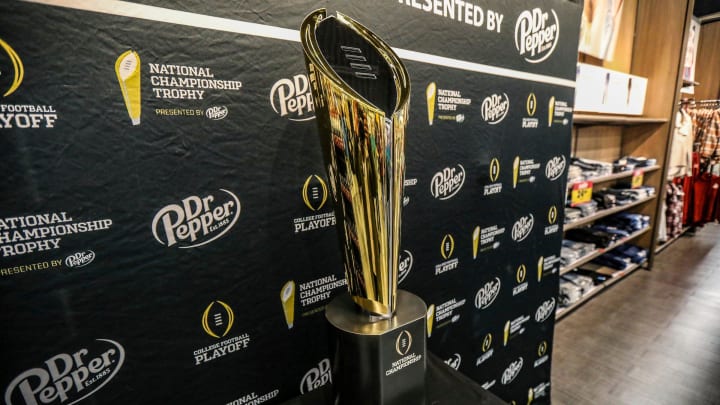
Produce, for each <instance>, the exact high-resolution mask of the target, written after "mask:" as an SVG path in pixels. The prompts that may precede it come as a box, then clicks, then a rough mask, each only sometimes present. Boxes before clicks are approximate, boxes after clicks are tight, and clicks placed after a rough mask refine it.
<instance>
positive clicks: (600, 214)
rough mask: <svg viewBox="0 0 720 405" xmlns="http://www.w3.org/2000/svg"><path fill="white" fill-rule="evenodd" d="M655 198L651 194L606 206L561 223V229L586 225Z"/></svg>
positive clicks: (565, 229)
mask: <svg viewBox="0 0 720 405" xmlns="http://www.w3.org/2000/svg"><path fill="white" fill-rule="evenodd" d="M655 198H657V196H654V195H651V196H650V197H645V198H641V199H639V200H637V201H633V202H631V203H629V204H625V205H618V206H617V207H612V208H608V209H604V210H599V211H598V212H596V213H594V214H592V215H588V216H586V217H581V218H580V219H578V220H577V221H572V222H569V223H566V224H564V225H563V231H567V230H570V229H573V228H579V227H581V226H583V225H587V224H589V223H591V222H595V221H597V220H598V219H600V218H604V217H607V216H609V215H612V214H615V213H618V212H622V211H625V210H627V209H628V208H632V207H635V206H638V205H640V204H643V203H646V202H648V201H652V200H654V199H655Z"/></svg>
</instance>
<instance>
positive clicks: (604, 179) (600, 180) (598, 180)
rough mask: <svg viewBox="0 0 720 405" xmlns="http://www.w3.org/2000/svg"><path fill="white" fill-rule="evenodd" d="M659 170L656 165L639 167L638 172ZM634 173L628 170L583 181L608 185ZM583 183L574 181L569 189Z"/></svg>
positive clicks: (569, 184) (568, 186)
mask: <svg viewBox="0 0 720 405" xmlns="http://www.w3.org/2000/svg"><path fill="white" fill-rule="evenodd" d="M659 169H660V166H658V165H654V166H648V167H639V168H638V169H637V170H642V171H643V173H650V172H654V171H655V170H659ZM633 172H634V170H627V171H624V172H620V173H613V174H606V175H604V176H595V177H590V178H588V179H586V180H583V181H592V182H593V183H607V182H610V181H613V180H620V179H625V178H628V177H632V176H633ZM583 181H573V182H571V183H568V185H567V188H568V189H570V188H572V186H573V185H575V184H578V183H582V182H583Z"/></svg>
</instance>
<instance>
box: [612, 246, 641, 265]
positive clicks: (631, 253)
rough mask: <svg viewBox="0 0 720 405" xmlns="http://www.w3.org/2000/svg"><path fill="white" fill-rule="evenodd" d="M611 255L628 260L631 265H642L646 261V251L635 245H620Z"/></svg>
mask: <svg viewBox="0 0 720 405" xmlns="http://www.w3.org/2000/svg"><path fill="white" fill-rule="evenodd" d="M613 253H617V254H618V255H622V256H625V257H627V258H629V259H630V260H631V261H632V262H633V263H642V262H644V261H645V260H646V259H647V250H645V249H643V248H641V247H639V246H635V245H620V246H618V247H616V248H615V249H613Z"/></svg>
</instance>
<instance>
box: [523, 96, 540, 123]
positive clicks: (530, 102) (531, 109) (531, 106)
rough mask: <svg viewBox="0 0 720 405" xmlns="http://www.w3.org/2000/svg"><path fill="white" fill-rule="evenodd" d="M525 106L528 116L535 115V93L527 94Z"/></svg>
mask: <svg viewBox="0 0 720 405" xmlns="http://www.w3.org/2000/svg"><path fill="white" fill-rule="evenodd" d="M525 108H526V109H527V113H528V115H529V116H531V117H532V116H533V115H535V110H536V109H537V98H535V93H530V94H528V98H527V102H526V103H525Z"/></svg>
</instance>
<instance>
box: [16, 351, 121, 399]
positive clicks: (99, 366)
mask: <svg viewBox="0 0 720 405" xmlns="http://www.w3.org/2000/svg"><path fill="white" fill-rule="evenodd" d="M124 361H125V349H123V347H122V346H121V345H120V343H118V342H115V341H113V340H109V339H97V340H95V341H94V342H91V343H90V344H89V345H86V346H85V347H83V348H80V349H78V350H76V351H75V352H72V353H60V354H56V355H54V356H52V357H50V358H48V359H47V360H45V361H44V362H43V363H42V364H37V365H36V367H34V368H31V369H28V370H26V371H23V372H22V373H20V374H19V375H18V376H17V377H15V378H14V379H13V380H12V381H11V382H10V384H9V385H8V386H7V388H6V389H5V403H6V404H7V405H23V404H24V405H37V404H68V405H69V404H74V403H76V402H80V401H82V400H83V399H85V398H87V397H89V396H90V395H92V394H94V393H95V392H96V391H97V390H99V389H100V388H102V387H103V386H105V384H107V383H109V382H110V380H112V379H113V377H115V375H116V374H117V372H118V371H120V368H121V367H122V365H123V362H124ZM101 402H102V401H101Z"/></svg>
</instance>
